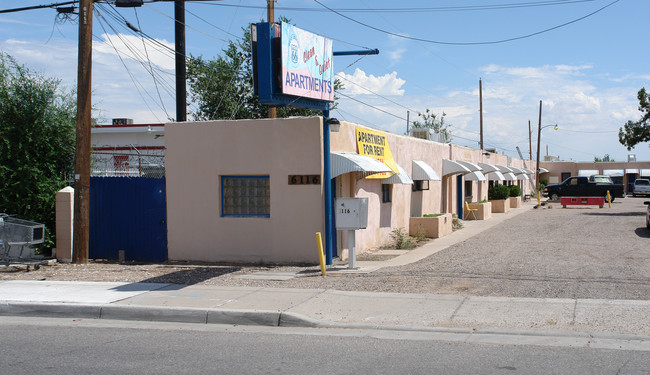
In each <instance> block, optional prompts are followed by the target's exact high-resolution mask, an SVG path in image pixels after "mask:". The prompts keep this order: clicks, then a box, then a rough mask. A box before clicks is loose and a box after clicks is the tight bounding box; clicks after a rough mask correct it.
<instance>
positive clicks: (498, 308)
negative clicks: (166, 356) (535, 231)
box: [0, 281, 650, 351]
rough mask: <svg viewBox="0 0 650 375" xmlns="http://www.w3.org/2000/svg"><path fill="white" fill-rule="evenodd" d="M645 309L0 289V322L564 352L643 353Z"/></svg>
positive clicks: (647, 343) (58, 285)
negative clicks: (308, 331) (541, 346)
mask: <svg viewBox="0 0 650 375" xmlns="http://www.w3.org/2000/svg"><path fill="white" fill-rule="evenodd" d="M649 311H650V301H633V300H587V299H577V300H576V299H538V298H501V297H464V296H460V295H422V294H396V293H366V292H342V291H337V290H323V289H309V290H307V289H278V288H249V287H210V286H201V285H195V286H184V285H174V284H152V283H93V282H64V281H58V282H57V281H2V282H0V315H5V316H38V317H58V318H70V319H79V318H83V319H116V320H143V321H163V322H184V323H203V324H206V323H207V324H234V325H261V326H280V327H309V328H347V329H372V330H377V329H379V330H397V331H400V330H401V331H419V332H438V333H440V334H445V335H452V336H453V335H461V336H466V335H475V337H477V336H476V335H488V336H489V335H498V336H499V337H511V339H512V340H514V341H516V342H518V343H521V342H524V343H531V340H533V343H535V342H537V341H539V340H545V341H548V340H555V341H557V340H562V341H567V340H568V341H569V343H570V345H572V346H573V345H578V346H581V345H582V346H592V347H594V345H596V343H599V344H598V345H599V346H598V345H596V346H598V347H609V346H611V345H614V346H616V348H621V347H625V348H628V349H631V350H643V351H650V319H648V317H649V315H648V314H649V313H648V312H649ZM481 337H485V336H481ZM533 338H534V339H533ZM522 340H523V341H522ZM603 343H608V344H607V345H605V344H603ZM602 345H605V346H602Z"/></svg>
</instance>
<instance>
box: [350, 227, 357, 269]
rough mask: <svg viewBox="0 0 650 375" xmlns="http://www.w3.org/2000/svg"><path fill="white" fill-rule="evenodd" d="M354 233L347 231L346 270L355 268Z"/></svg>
mask: <svg viewBox="0 0 650 375" xmlns="http://www.w3.org/2000/svg"><path fill="white" fill-rule="evenodd" d="M355 236H356V231H354V230H349V231H348V268H349V269H356V268H357V249H356V246H357V244H356V242H357V241H356V237H355Z"/></svg>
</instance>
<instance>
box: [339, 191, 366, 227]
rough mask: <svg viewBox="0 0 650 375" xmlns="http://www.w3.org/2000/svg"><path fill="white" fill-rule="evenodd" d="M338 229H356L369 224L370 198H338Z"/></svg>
mask: <svg viewBox="0 0 650 375" xmlns="http://www.w3.org/2000/svg"><path fill="white" fill-rule="evenodd" d="M335 217H336V229H338V230H356V229H366V227H367V226H368V198H338V199H337V200H336V216H335Z"/></svg>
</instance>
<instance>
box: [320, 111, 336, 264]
mask: <svg viewBox="0 0 650 375" xmlns="http://www.w3.org/2000/svg"><path fill="white" fill-rule="evenodd" d="M329 115H330V111H329V110H324V111H323V194H324V195H325V197H324V198H325V199H324V207H323V209H324V210H325V263H326V264H327V265H331V264H332V257H333V249H334V247H333V242H334V241H333V234H332V230H333V225H332V178H331V177H330V176H331V170H330V125H329V124H328V123H327V119H328V118H329Z"/></svg>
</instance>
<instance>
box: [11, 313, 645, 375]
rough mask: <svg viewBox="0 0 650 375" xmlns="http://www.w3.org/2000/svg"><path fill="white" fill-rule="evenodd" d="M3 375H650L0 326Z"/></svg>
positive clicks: (178, 333) (415, 347)
mask: <svg viewBox="0 0 650 375" xmlns="http://www.w3.org/2000/svg"><path fill="white" fill-rule="evenodd" d="M0 329H2V335H1V336H0V337H1V338H0V343H1V345H2V351H1V352H0V372H2V373H5V374H14V375H20V374H29V375H33V374H127V373H137V374H308V373H312V374H399V373H402V374H532V375H534V374H545V375H546V374H572V375H580V374H591V375H593V374H648V369H649V368H650V356H648V355H647V354H646V352H640V351H625V350H599V349H586V348H576V347H545V346H529V345H519V346H513V345H506V346H502V345H485V344H469V343H454V342H442V341H438V340H430V339H428V338H427V337H426V336H423V335H422V334H418V333H414V332H411V333H408V332H381V331H363V332H357V331H350V330H344V331H337V330H313V329H312V330H307V329H281V328H273V329H269V328H266V329H265V328H241V327H232V326H217V325H193V324H182V325H178V324H171V323H169V324H168V323H147V322H137V323H136V322H116V321H94V320H90V321H86V320H79V321H72V320H61V319H41V320H39V319H26V318H8V317H3V318H2V319H0Z"/></svg>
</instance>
